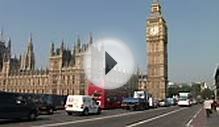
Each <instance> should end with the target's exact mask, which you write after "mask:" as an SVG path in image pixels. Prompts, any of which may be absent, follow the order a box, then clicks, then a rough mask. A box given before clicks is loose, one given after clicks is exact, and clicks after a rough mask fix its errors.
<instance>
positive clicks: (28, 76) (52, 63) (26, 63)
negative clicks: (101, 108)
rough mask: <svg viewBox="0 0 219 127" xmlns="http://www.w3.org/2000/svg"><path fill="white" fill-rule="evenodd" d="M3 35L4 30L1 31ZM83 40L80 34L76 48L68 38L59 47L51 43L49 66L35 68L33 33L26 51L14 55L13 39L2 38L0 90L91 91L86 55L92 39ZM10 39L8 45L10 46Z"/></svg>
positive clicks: (79, 92)
mask: <svg viewBox="0 0 219 127" xmlns="http://www.w3.org/2000/svg"><path fill="white" fill-rule="evenodd" d="M1 35H3V34H1ZM92 41H93V40H92V37H91V36H90V39H89V42H88V43H86V44H82V43H81V40H80V39H79V38H78V39H77V42H76V44H75V45H74V48H73V49H72V50H70V49H67V48H65V46H64V42H62V43H61V46H60V47H59V48H57V49H55V46H54V44H53V43H52V45H51V51H50V57H49V68H47V69H35V57H34V48H33V42H32V37H30V39H29V42H28V43H29V44H28V48H27V51H26V53H25V54H23V55H20V57H19V58H17V57H16V56H15V57H13V58H12V57H11V39H9V40H8V42H6V41H5V40H4V39H3V36H2V37H1V40H0V91H6V92H19V93H36V94H57V95H68V94H87V85H86V84H87V83H86V80H85V74H84V71H83V68H82V66H83V56H84V54H85V52H86V50H87V48H88V46H89V45H90V44H91V43H92ZM6 43H8V44H7V46H6Z"/></svg>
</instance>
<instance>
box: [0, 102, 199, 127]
mask: <svg viewBox="0 0 219 127" xmlns="http://www.w3.org/2000/svg"><path fill="white" fill-rule="evenodd" d="M200 108H201V106H200V105H194V106H192V107H178V106H174V107H165V108H157V109H150V110H145V111H134V112H129V111H125V110H122V109H115V110H104V111H103V112H102V114H101V115H90V116H76V115H73V116H68V115H66V113H65V112H64V111H58V112H56V113H55V114H54V115H41V116H39V118H38V119H37V120H36V121H31V122H30V121H10V120H8V121H5V120H0V127H9V126H10V127H31V126H34V127H57V126H63V127H176V126H177V127H185V125H186V124H187V123H188V121H190V119H191V118H192V117H193V116H194V115H195V113H196V112H198V110H199V109H200Z"/></svg>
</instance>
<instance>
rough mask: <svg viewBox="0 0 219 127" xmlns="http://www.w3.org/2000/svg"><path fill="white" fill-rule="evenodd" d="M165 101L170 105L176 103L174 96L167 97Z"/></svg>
mask: <svg viewBox="0 0 219 127" xmlns="http://www.w3.org/2000/svg"><path fill="white" fill-rule="evenodd" d="M167 102H168V103H169V104H170V106H175V105H177V100H176V99H175V98H167Z"/></svg>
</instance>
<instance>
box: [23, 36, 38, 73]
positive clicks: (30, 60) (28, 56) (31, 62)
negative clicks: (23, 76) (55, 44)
mask: <svg viewBox="0 0 219 127" xmlns="http://www.w3.org/2000/svg"><path fill="white" fill-rule="evenodd" d="M34 69H35V55H34V49H33V39H32V35H30V39H29V42H28V47H27V52H26V53H25V54H24V55H23V56H22V59H21V67H20V70H23V71H31V70H34Z"/></svg>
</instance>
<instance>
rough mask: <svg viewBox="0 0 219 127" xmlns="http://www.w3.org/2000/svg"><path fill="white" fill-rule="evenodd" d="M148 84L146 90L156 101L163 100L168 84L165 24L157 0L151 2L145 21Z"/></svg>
mask: <svg viewBox="0 0 219 127" xmlns="http://www.w3.org/2000/svg"><path fill="white" fill-rule="evenodd" d="M146 25H147V29H146V40H147V47H148V50H147V54H148V84H147V87H146V89H147V90H148V91H149V92H150V93H151V94H152V95H153V96H154V97H155V98H157V99H160V100H161V99H164V98H165V97H166V93H167V83H168V54H167V42H168V33H167V24H166V21H165V19H164V18H163V16H162V13H161V5H160V3H159V1H158V0H156V1H153V3H152V7H151V15H150V17H149V18H148V20H147V23H146Z"/></svg>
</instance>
